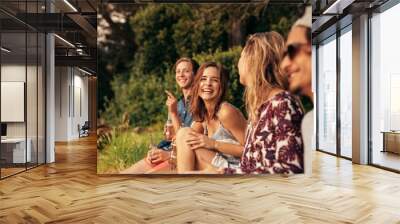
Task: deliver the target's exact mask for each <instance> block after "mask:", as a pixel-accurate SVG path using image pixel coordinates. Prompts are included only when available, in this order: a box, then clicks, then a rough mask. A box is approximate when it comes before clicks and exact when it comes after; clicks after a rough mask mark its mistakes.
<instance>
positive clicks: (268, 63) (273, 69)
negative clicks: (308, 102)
mask: <svg viewBox="0 0 400 224" xmlns="http://www.w3.org/2000/svg"><path fill="white" fill-rule="evenodd" d="M283 49H284V39H283V37H282V36H281V35H280V34H279V33H277V32H274V31H272V32H265V33H255V34H253V35H251V36H250V37H249V38H248V39H247V41H246V45H245V47H244V48H243V51H242V57H243V58H242V59H243V60H244V61H243V62H244V64H245V65H246V67H247V69H246V70H247V72H248V73H249V74H246V75H249V76H250V77H251V80H250V83H249V84H248V85H247V86H246V90H245V94H244V98H245V103H246V110H247V113H248V115H249V120H250V121H251V122H252V123H254V122H256V121H257V120H258V116H259V115H258V110H259V108H260V106H261V105H262V104H263V103H264V102H265V101H266V100H268V97H269V94H270V91H271V90H272V89H273V88H280V89H287V87H288V82H287V78H286V77H285V76H284V75H283V73H282V71H281V69H280V62H281V60H282V56H283Z"/></svg>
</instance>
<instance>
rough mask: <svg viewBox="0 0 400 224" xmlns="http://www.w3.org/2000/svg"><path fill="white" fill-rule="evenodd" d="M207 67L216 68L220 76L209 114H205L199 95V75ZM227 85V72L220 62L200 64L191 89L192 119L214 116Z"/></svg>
mask: <svg viewBox="0 0 400 224" xmlns="http://www.w3.org/2000/svg"><path fill="white" fill-rule="evenodd" d="M209 67H214V68H216V69H217V71H218V74H219V78H220V88H219V93H218V96H217V98H218V99H217V103H216V104H215V107H214V110H213V111H212V114H211V115H210V116H209V115H208V114H207V108H206V106H205V104H204V101H203V99H202V98H201V97H200V96H199V91H200V81H201V77H202V76H203V73H204V70H206V68H209ZM227 87H228V74H227V72H226V71H225V69H224V68H223V67H222V66H221V65H220V64H217V63H215V62H206V63H204V64H202V65H201V66H200V68H199V70H198V71H197V74H196V76H195V79H194V83H193V89H192V97H191V104H190V112H191V113H192V117H193V120H194V121H198V122H203V121H204V119H214V118H216V117H217V112H218V110H219V108H220V106H221V103H222V102H223V101H224V98H225V93H226V89H227Z"/></svg>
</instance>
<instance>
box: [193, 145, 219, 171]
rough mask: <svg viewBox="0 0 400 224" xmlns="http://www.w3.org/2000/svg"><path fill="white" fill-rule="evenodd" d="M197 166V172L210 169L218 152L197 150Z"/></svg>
mask: <svg viewBox="0 0 400 224" xmlns="http://www.w3.org/2000/svg"><path fill="white" fill-rule="evenodd" d="M195 154H196V162H197V163H196V165H197V167H196V168H197V170H205V169H207V168H209V166H212V165H211V162H212V160H213V159H214V157H215V155H216V152H214V151H211V150H208V149H196V150H195Z"/></svg>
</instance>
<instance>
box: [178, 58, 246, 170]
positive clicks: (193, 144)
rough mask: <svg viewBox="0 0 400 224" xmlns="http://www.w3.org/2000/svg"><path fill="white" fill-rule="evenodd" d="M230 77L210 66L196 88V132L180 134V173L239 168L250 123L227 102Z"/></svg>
mask: <svg viewBox="0 0 400 224" xmlns="http://www.w3.org/2000/svg"><path fill="white" fill-rule="evenodd" d="M227 86H228V74H227V73H226V72H225V70H224V69H223V67H222V66H221V65H219V64H217V63H215V62H206V63H204V64H203V65H202V66H201V67H200V68H199V71H198V73H197V74H196V78H195V81H194V84H193V93H192V103H191V107H190V111H191V112H192V116H193V120H194V123H193V125H192V128H184V129H181V130H180V131H179V132H178V134H177V138H176V139H177V161H178V164H177V169H178V172H179V173H185V172H188V171H193V170H206V169H207V168H208V166H210V165H212V166H214V167H218V168H228V167H237V166H238V165H239V160H240V159H239V157H240V156H241V155H242V152H243V144H244V135H245V130H246V120H245V118H244V116H243V114H242V113H241V112H240V111H239V110H238V109H237V108H235V107H234V106H232V105H231V104H229V103H226V102H224V96H225V93H226V88H227Z"/></svg>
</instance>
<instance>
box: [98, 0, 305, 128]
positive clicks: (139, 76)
mask: <svg viewBox="0 0 400 224" xmlns="http://www.w3.org/2000/svg"><path fill="white" fill-rule="evenodd" d="M125 10H130V9H129V8H127V9H125ZM297 10H298V9H297V6H295V7H289V6H284V7H272V6H268V7H267V6H266V5H264V4H238V5H236V4H233V5H227V6H226V5H187V4H148V5H142V6H135V7H134V9H133V10H131V11H132V13H131V14H126V15H127V19H126V21H127V22H126V23H124V24H119V25H115V24H114V28H112V31H114V29H115V30H116V31H115V32H116V33H117V34H118V33H119V34H121V35H122V37H121V36H114V34H110V35H109V36H108V37H107V38H108V39H107V40H108V41H107V44H105V45H102V46H100V47H101V48H102V49H100V52H102V54H101V56H100V57H101V58H100V68H102V69H100V72H104V73H105V74H100V76H99V79H100V80H99V82H100V83H102V82H103V81H104V83H106V84H108V85H110V88H109V89H111V93H109V92H107V89H99V92H100V94H99V96H100V97H103V96H105V97H106V100H105V101H104V104H103V106H101V107H100V108H104V109H103V110H102V112H101V118H102V119H103V120H105V121H106V123H108V124H111V125H117V124H118V122H119V121H120V120H121V117H122V116H124V114H127V115H128V117H129V123H130V125H132V126H148V125H150V124H153V123H157V122H161V121H164V120H165V118H166V107H165V98H166V96H165V94H164V90H165V89H168V90H171V91H174V92H175V94H177V95H179V93H178V91H177V88H176V84H175V74H174V72H173V71H172V66H173V64H174V63H175V61H176V60H177V59H178V58H179V57H183V56H186V57H192V58H194V59H195V60H197V61H198V62H199V63H200V64H201V63H204V62H206V61H216V62H219V63H221V64H222V65H223V66H224V67H225V68H226V69H227V70H228V72H229V74H230V83H229V85H228V86H229V90H228V94H227V100H228V101H229V102H231V103H232V104H234V105H235V106H237V107H238V108H241V109H242V110H243V108H244V106H243V100H242V95H243V87H242V86H241V85H240V84H239V78H238V71H237V62H238V59H239V56H240V52H241V46H243V44H244V43H245V40H246V37H247V36H248V35H249V34H251V33H255V32H264V31H269V30H275V31H278V32H280V33H282V34H283V35H286V34H287V32H288V30H289V28H290V25H291V24H292V23H293V21H294V19H295V18H296V17H297V16H296V12H297ZM104 13H105V14H106V15H104V17H106V18H107V17H110V15H108V14H109V13H112V12H110V11H107V10H106V11H105V12H104ZM107 13H108V14H107ZM292 15H293V16H292ZM110 18H111V17H110ZM109 22H110V23H111V22H112V21H111V20H110V21H109ZM119 34H118V35H119ZM107 68H113V69H107ZM105 75H108V76H107V77H106V78H105ZM110 77H111V78H110ZM102 86H104V88H107V86H106V85H102ZM104 93H105V94H104ZM100 103H102V101H100Z"/></svg>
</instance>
